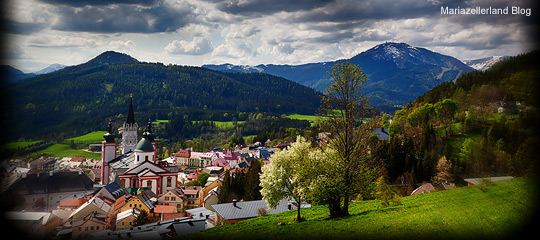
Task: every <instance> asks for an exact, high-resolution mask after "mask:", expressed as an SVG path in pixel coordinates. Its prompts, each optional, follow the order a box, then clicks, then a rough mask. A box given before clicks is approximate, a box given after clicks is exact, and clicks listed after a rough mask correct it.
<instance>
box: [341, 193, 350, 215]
mask: <svg viewBox="0 0 540 240" xmlns="http://www.w3.org/2000/svg"><path fill="white" fill-rule="evenodd" d="M341 214H342V216H349V196H345V197H343V209H342V213H341Z"/></svg>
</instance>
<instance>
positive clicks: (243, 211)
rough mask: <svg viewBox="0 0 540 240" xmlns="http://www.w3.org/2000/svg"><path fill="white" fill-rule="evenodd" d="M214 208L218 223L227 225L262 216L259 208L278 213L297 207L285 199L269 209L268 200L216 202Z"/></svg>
mask: <svg viewBox="0 0 540 240" xmlns="http://www.w3.org/2000/svg"><path fill="white" fill-rule="evenodd" d="M212 208H214V210H215V211H216V224H223V225H226V224H229V223H233V222H239V221H243V220H246V219H250V218H254V217H257V216H260V214H259V211H260V210H259V209H264V210H266V211H267V213H268V214H276V213H280V212H285V211H289V210H293V209H296V206H294V205H292V204H291V203H289V201H287V200H286V199H283V200H281V201H280V202H279V204H278V205H277V206H276V207H275V208H273V209H271V210H270V211H268V202H266V201H265V200H257V201H244V202H237V201H236V200H233V202H232V203H222V204H214V205H212Z"/></svg>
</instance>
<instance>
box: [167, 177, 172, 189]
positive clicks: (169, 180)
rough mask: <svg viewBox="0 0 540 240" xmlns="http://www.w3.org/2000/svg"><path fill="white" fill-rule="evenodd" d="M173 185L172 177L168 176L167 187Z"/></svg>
mask: <svg viewBox="0 0 540 240" xmlns="http://www.w3.org/2000/svg"><path fill="white" fill-rule="evenodd" d="M171 186H172V178H170V177H168V178H167V187H171Z"/></svg>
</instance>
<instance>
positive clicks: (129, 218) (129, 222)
mask: <svg viewBox="0 0 540 240" xmlns="http://www.w3.org/2000/svg"><path fill="white" fill-rule="evenodd" d="M140 213H141V211H139V210H138V209H136V208H132V209H128V210H126V211H123V212H121V213H118V214H117V215H116V228H115V229H116V230H122V229H129V228H131V227H133V222H134V221H135V219H137V217H138V216H139V214H140Z"/></svg>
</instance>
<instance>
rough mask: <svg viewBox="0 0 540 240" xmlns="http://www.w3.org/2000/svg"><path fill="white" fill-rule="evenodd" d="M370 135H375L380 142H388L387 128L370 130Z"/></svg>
mask: <svg viewBox="0 0 540 240" xmlns="http://www.w3.org/2000/svg"><path fill="white" fill-rule="evenodd" d="M371 134H375V136H377V138H378V139H379V140H381V141H388V140H390V133H389V132H388V128H374V129H373V130H371Z"/></svg>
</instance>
